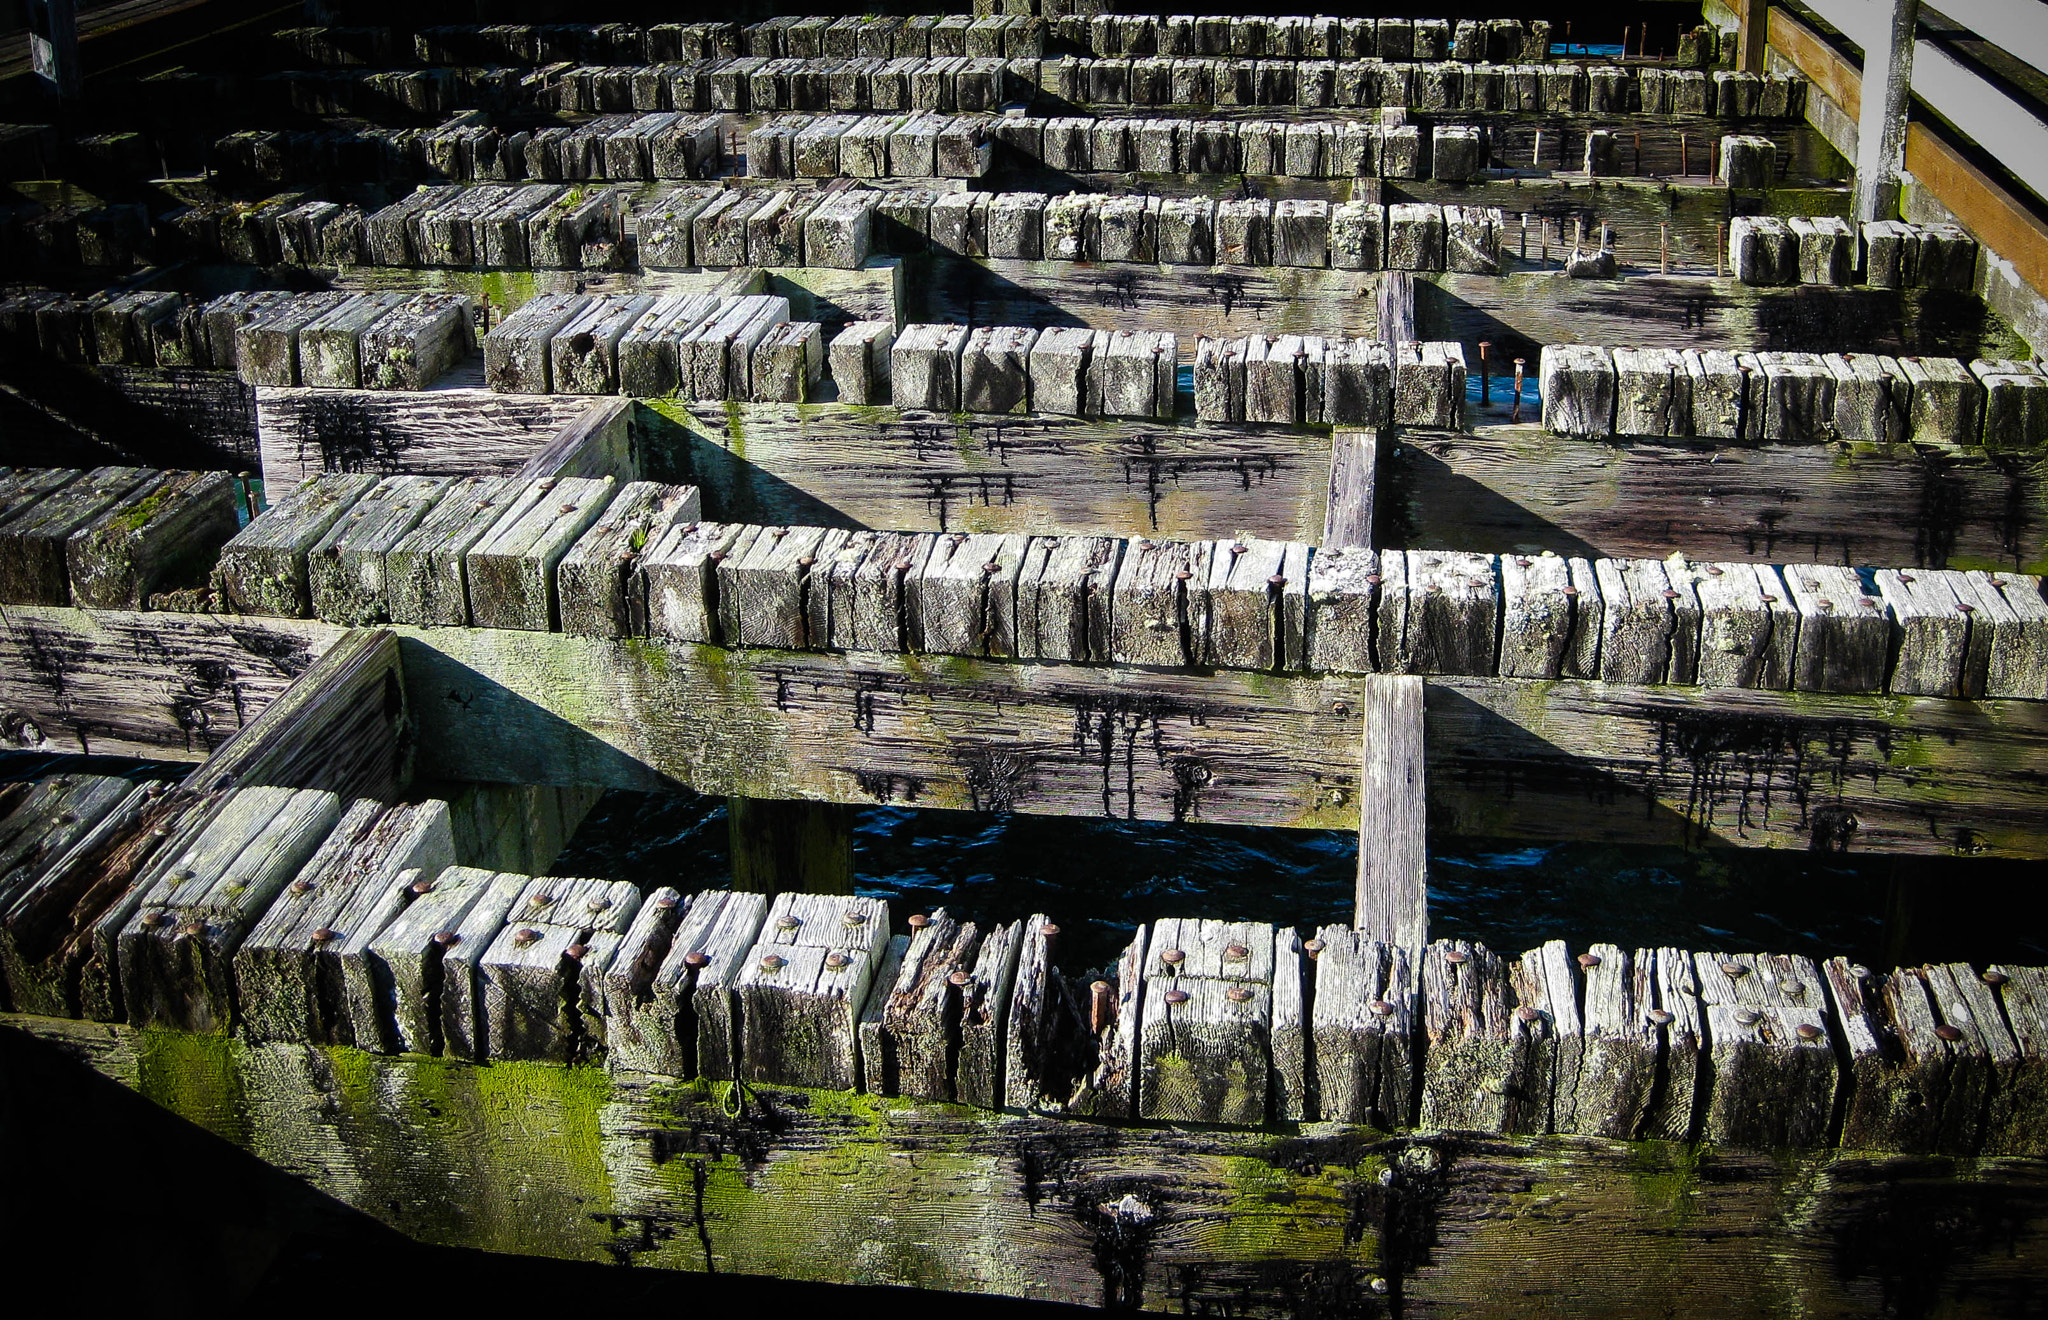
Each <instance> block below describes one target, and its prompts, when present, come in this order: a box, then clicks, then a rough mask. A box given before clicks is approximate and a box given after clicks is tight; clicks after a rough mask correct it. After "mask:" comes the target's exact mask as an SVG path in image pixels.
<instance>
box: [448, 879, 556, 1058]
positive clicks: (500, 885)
mask: <svg viewBox="0 0 2048 1320" xmlns="http://www.w3.org/2000/svg"><path fill="white" fill-rule="evenodd" d="M441 874H442V882H443V883H446V882H447V881H449V880H450V879H452V880H454V881H455V882H456V883H458V884H460V885H462V886H464V887H465V888H467V887H469V886H471V885H480V886H481V887H480V889H479V890H478V891H477V892H476V893H474V894H473V895H472V896H470V898H469V901H468V902H467V903H466V904H464V905H463V906H462V910H461V911H460V913H459V914H457V915H456V916H455V918H454V921H453V924H452V926H443V927H442V928H441V930H445V931H447V932H448V933H449V934H451V935H453V937H454V938H452V939H450V940H447V941H445V942H443V941H440V940H435V941H434V942H435V943H436V944H439V945H440V947H441V957H440V963H439V967H440V973H441V975H440V985H439V991H438V995H437V996H435V998H434V1003H435V1004H436V1006H437V1007H438V1008H439V1011H440V1038H441V1049H442V1052H443V1053H444V1054H447V1055H450V1056H452V1057H454V1058H458V1059H468V1060H470V1061H472V1062H481V1061H483V1060H484V1059H486V1058H488V1057H489V1055H490V1044H491V1020H490V1000H489V997H488V995H487V993H486V991H485V987H484V981H483V968H482V964H483V960H484V958H485V956H486V955H487V954H488V953H489V951H490V949H491V947H492V945H493V944H494V943H495V942H496V940H497V938H498V936H499V934H500V933H501V932H502V931H503V930H504V929H505V928H506V922H507V920H508V919H509V918H510V917H511V916H512V915H513V911H512V910H513V907H514V906H515V905H516V904H517V903H518V902H519V899H520V897H521V895H523V894H524V893H525V892H526V887H527V886H528V885H529V884H531V883H532V882H533V877H531V876H526V875H520V874H517V873H515V872H509V871H497V872H488V871H485V872H479V871H472V870H471V869H470V868H467V867H451V868H450V869H449V870H447V871H443V872H442V873H441ZM440 933H441V931H439V930H437V931H435V932H433V934H436V935H438V934H440Z"/></svg>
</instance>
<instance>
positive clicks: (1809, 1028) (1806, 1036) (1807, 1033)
mask: <svg viewBox="0 0 2048 1320" xmlns="http://www.w3.org/2000/svg"><path fill="white" fill-rule="evenodd" d="M1792 1031H1793V1034H1794V1035H1796V1036H1798V1037H1799V1039H1801V1040H1819V1039H1820V1038H1821V1037H1822V1036H1823V1035H1825V1034H1826V1033H1824V1032H1823V1031H1822V1030H1821V1029H1820V1028H1819V1027H1816V1026H1815V1025H1813V1023H1811V1022H1802V1023H1800V1024H1799V1025H1798V1026H1796V1027H1794V1028H1793V1029H1792Z"/></svg>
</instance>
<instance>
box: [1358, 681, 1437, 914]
mask: <svg viewBox="0 0 2048 1320" xmlns="http://www.w3.org/2000/svg"><path fill="white" fill-rule="evenodd" d="M1364 699H1365V742H1364V768H1363V770H1362V771H1361V773H1360V776H1359V785H1358V799H1359V824H1358V897H1357V903H1356V905H1355V915H1354V916H1353V918H1352V922H1353V924H1354V925H1356V926H1357V927H1358V929H1359V930H1360V931H1361V932H1362V933H1363V934H1364V936H1365V937H1366V938H1369V939H1374V940H1380V941H1383V942H1385V943H1387V944H1393V945H1399V946H1401V947H1403V948H1409V949H1419V948H1421V947H1422V946H1423V945H1425V944H1427V943H1428V942H1429V856H1428V847H1427V839H1428V833H1429V830H1428V823H1427V822H1428V806H1427V796H1426V792H1425V785H1424V778H1425V774H1426V770H1425V764H1424V762H1425V726H1424V717H1423V684H1422V680H1421V679H1419V678H1414V677H1406V676H1395V675H1383V674H1375V675H1372V676H1370V677H1368V678H1367V679H1366V681H1365V692H1364Z"/></svg>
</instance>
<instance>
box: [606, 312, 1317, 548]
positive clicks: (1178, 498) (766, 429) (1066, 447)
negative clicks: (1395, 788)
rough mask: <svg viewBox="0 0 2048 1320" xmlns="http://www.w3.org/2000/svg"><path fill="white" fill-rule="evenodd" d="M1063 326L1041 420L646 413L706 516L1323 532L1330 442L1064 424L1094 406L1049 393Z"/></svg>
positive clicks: (1060, 529) (918, 526) (934, 525)
mask: <svg viewBox="0 0 2048 1320" xmlns="http://www.w3.org/2000/svg"><path fill="white" fill-rule="evenodd" d="M1059 333H1062V332H1058V331H1052V330H1048V331H1045V332H1043V333H1042V334H1041V335H1040V338H1039V341H1038V343H1037V344H1036V345H1035V346H1034V351H1033V353H1032V355H1031V364H1032V366H1031V371H1032V388H1033V390H1034V406H1035V408H1036V409H1037V410H1038V411H1037V412H1035V413H1034V414H1032V415H1029V416H1001V417H996V416H980V415H968V416H955V417H951V418H940V417H933V416H925V415H921V414H918V413H915V412H911V413H906V412H904V411H902V410H901V409H897V408H859V407H849V406H846V405H844V404H824V405H803V406H789V405H779V404H751V405H745V406H738V407H733V408H729V409H727V408H716V409H713V408H704V407H701V406H691V407H688V408H685V407H684V406H682V405H679V404H673V403H669V402H666V401H654V402H651V403H649V404H647V405H646V406H645V408H644V411H643V412H642V417H643V419H646V420H647V421H649V422H650V423H651V424H652V425H653V426H654V427H655V428H656V432H657V434H659V433H661V432H663V431H669V428H670V426H671V425H673V427H675V428H677V429H679V430H680V431H681V432H683V434H681V435H679V436H677V439H678V440H679V441H680V442H681V443H680V444H679V446H678V448H679V451H680V453H681V455H682V458H683V464H682V471H681V472H680V473H679V474H678V479H680V480H687V481H689V482H691V483H693V484H695V485H697V486H699V487H701V488H702V489H703V491H704V503H705V508H706V511H707V512H708V513H710V514H712V515H713V516H716V517H719V518H721V519H725V520H730V521H748V522H757V523H764V524H789V523H806V522H808V523H817V522H820V521H829V522H831V523H835V524H838V525H842V526H864V527H876V528H882V527H887V528H900V529H904V530H911V531H942V532H944V531H970V532H980V531H986V532H1026V533H1037V534H1050V533H1068V534H1075V535H1081V534H1099V533H1101V532H1102V531H1103V530H1105V529H1118V530H1123V531H1126V532H1144V533H1149V534H1153V535H1158V536H1170V537H1176V538H1183V539H1190V540H1192V539H1201V538H1213V537H1222V536H1232V535H1236V534H1238V533H1240V532H1242V533H1244V534H1246V535H1253V536H1263V537H1270V538H1272V539H1275V540H1294V541H1314V540H1315V539H1316V538H1317V537H1318V536H1320V534H1321V530H1322V520H1323V507H1324V503H1325V491H1326V488H1327V482H1328V479H1329V468H1330V441H1329V439H1328V438H1327V437H1326V436H1324V435H1322V434H1319V433H1317V432H1314V431H1305V430H1287V429H1282V428H1253V427H1234V426H1220V425H1202V424H1191V423H1186V422H1183V423H1180V424H1173V425H1169V424H1166V423H1160V422H1151V423H1146V422H1138V421H1128V420H1114V419H1096V418H1088V419H1083V418H1079V417H1065V416H1053V415H1048V413H1051V412H1068V411H1070V412H1077V413H1078V412H1079V411H1080V410H1081V409H1080V406H1079V403H1078V401H1076V402H1075V405H1074V406H1073V407H1072V408H1065V407H1063V406H1055V405H1054V404H1051V403H1049V402H1048V400H1047V399H1046V396H1045V393H1044V389H1045V380H1046V375H1045V373H1044V371H1043V370H1042V369H1041V367H1042V363H1043V360H1044V359H1045V357H1046V340H1048V339H1052V338H1054V337H1055V335H1057V334H1059ZM1078 333H1082V334H1086V333H1088V332H1078ZM1076 370H1077V371H1078V370H1079V368H1078V367H1077V368H1076ZM1074 388H1075V389H1076V390H1078V389H1079V388H1080V385H1079V384H1078V382H1077V383H1076V384H1075V385H1074ZM670 433H671V434H673V433H674V432H672V431H671V432H670ZM742 456H743V457H744V462H741V461H739V459H740V458H741V457H742Z"/></svg>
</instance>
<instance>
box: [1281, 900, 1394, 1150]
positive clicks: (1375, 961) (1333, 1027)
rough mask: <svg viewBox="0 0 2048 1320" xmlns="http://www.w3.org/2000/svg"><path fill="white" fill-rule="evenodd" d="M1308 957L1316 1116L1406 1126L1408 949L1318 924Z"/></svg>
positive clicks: (1348, 930)
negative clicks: (1311, 966) (1311, 963)
mask: <svg viewBox="0 0 2048 1320" xmlns="http://www.w3.org/2000/svg"><path fill="white" fill-rule="evenodd" d="M1304 947H1306V948H1307V949H1308V951H1309V956H1310V957H1311V958H1313V959H1314V960H1315V996H1314V1007H1313V1017H1312V1020H1311V1030H1310V1041H1311V1047H1312V1051H1313V1054H1314V1059H1315V1078H1316V1093H1317V1114H1316V1116H1317V1117H1319V1118H1321V1119H1322V1120H1324V1121H1325V1122H1337V1123H1369V1124H1372V1125H1373V1126H1375V1127H1382V1128H1392V1127H1405V1126H1408V1125H1409V1124H1411V1123H1413V1122H1414V1121H1415V1115H1416V1095H1417V1088H1418V1085H1419V1083H1420V1080H1421V1071H1422V1070H1421V1066H1420V1061H1419V1059H1418V1058H1417V1056H1416V1051H1415V1041H1416V1039H1417V1033H1416V1026H1417V1017H1416V1014H1417V1002H1418V1001H1417V996H1416V981H1415V951H1414V950H1413V949H1411V948H1409V947H1407V946H1404V945H1399V944H1387V943H1385V942H1382V941H1379V940H1374V939H1371V938H1369V937H1367V936H1364V935H1362V934H1361V933H1360V932H1359V931H1357V930H1355V929H1353V928H1352V927H1349V926H1324V927H1322V928H1321V929H1320V930H1318V931H1317V932H1316V934H1315V938H1314V939H1313V940H1310V941H1309V942H1308V944H1307V945H1306V946H1304Z"/></svg>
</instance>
